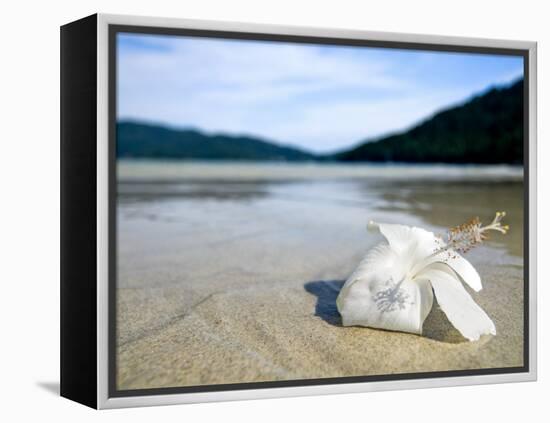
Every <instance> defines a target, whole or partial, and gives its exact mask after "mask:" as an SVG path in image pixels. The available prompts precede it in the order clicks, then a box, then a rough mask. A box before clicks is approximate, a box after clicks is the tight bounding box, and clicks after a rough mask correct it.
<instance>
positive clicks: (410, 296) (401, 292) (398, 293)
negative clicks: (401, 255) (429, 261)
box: [336, 244, 433, 334]
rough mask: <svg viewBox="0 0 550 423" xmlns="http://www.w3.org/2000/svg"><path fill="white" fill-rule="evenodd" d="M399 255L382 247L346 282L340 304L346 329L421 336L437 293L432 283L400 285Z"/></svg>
mask: <svg viewBox="0 0 550 423" xmlns="http://www.w3.org/2000/svg"><path fill="white" fill-rule="evenodd" d="M394 268H395V253H394V252H393V251H392V250H391V248H390V247H389V246H388V245H385V244H382V245H380V246H378V247H376V248H375V249H373V250H371V251H370V252H369V253H368V254H367V256H366V257H365V259H363V261H362V262H361V263H360V265H359V267H358V268H357V270H356V271H355V272H354V273H353V274H352V276H351V277H350V278H349V279H348V280H347V281H346V283H345V284H344V287H343V288H342V290H341V291H340V294H339V295H338V298H337V300H336V305H337V307H338V311H339V312H340V314H341V316H342V324H343V325H344V326H369V327H373V328H379V329H386V330H396V331H403V332H412V333H417V334H421V333H422V325H423V323H424V320H425V319H426V316H427V315H428V313H429V312H430V309H431V307H432V302H433V293H432V289H431V286H430V284H429V282H427V281H424V280H423V281H420V282H419V283H417V282H416V281H414V282H413V281H411V280H409V279H406V280H403V281H402V282H401V283H399V282H396V280H395V279H394V278H393V276H392V274H395V269H394Z"/></svg>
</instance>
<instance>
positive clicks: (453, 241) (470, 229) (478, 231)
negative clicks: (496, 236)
mask: <svg viewBox="0 0 550 423" xmlns="http://www.w3.org/2000/svg"><path fill="white" fill-rule="evenodd" d="M505 216H506V212H496V214H495V217H494V219H493V221H492V222H491V223H490V224H488V225H486V226H483V225H482V223H481V221H480V220H479V218H478V217H474V218H473V219H471V220H469V221H468V222H466V223H463V224H462V225H459V226H455V227H454V228H451V229H449V231H448V232H447V239H446V242H445V246H444V247H443V248H441V249H440V250H439V251H438V253H439V252H441V251H444V250H454V251H458V252H460V253H467V252H468V251H470V250H471V249H472V248H474V247H476V246H477V245H479V244H481V243H482V242H483V241H485V240H487V239H488V238H489V232H490V231H497V232H500V233H502V234H506V233H507V232H508V230H509V229H510V227H509V226H508V225H502V224H501V222H502V219H503V218H504V217H505Z"/></svg>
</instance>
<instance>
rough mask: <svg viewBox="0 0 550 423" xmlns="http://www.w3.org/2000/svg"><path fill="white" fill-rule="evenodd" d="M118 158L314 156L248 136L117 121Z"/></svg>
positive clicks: (300, 158)
mask: <svg viewBox="0 0 550 423" xmlns="http://www.w3.org/2000/svg"><path fill="white" fill-rule="evenodd" d="M116 144H117V157H118V158H153V159H197V160H281V161H308V160H314V159H315V156H314V155H313V154H310V153H307V152H305V151H302V150H300V149H297V148H293V147H288V146H284V145H279V144H276V143H271V142H267V141H264V140H262V139H259V138H253V137H248V136H233V135H225V134H214V135H208V134H205V133H202V132H199V131H195V130H191V129H183V130H182V129H171V128H167V127H164V126H159V125H149V124H145V123H139V122H130V121H126V122H124V121H123V122H119V123H118V124H117V142H116Z"/></svg>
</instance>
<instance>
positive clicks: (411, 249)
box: [368, 222, 440, 261]
mask: <svg viewBox="0 0 550 423" xmlns="http://www.w3.org/2000/svg"><path fill="white" fill-rule="evenodd" d="M368 227H369V229H378V230H379V231H380V233H381V234H382V235H383V236H384V237H385V238H386V239H387V240H388V243H389V245H390V247H391V248H392V250H394V251H395V252H396V253H397V254H400V255H407V256H408V257H409V258H410V259H412V260H413V261H416V260H422V259H424V258H425V257H427V256H429V255H431V254H433V252H434V251H435V250H437V249H438V248H440V243H439V242H438V240H437V238H436V236H435V235H434V234H433V232H430V231H427V230H425V229H422V228H417V227H414V226H412V227H411V226H405V225H398V224H392V223H376V222H369V226H368Z"/></svg>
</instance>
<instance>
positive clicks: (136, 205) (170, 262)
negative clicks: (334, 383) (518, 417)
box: [116, 162, 523, 389]
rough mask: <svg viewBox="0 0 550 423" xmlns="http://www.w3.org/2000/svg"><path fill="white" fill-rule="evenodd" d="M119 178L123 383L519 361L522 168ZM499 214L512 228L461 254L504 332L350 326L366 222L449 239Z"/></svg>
mask: <svg viewBox="0 0 550 423" xmlns="http://www.w3.org/2000/svg"><path fill="white" fill-rule="evenodd" d="M262 166H263V167H262ZM300 166H301V167H300ZM118 178H119V184H118V192H119V194H118V213H117V219H118V222H117V225H118V228H117V238H118V239H117V242H118V257H117V273H118V275H117V276H118V281H117V375H116V376H117V388H118V389H142V388H158V387H176V386H194V385H204V384H227V383H243V382H258V381H274V380H297V379H312V378H314V379H317V378H325V377H341V376H362V375H382V374H393V373H411V372H427V371H445V370H462V369H481V368H502V367H516V366H522V365H523V258H522V256H523V228H522V222H523V184H522V180H521V170H520V169H517V168H508V167H487V168H484V167H445V166H439V167H433V166H432V167H430V166H426V167H421V166H414V167H407V166H402V167H399V166H390V167H388V166H386V167H381V166H377V167H376V166H374V167H368V166H362V167H361V166H357V167H350V166H347V167H331V166H328V165H325V166H324V167H323V165H315V166H313V165H294V167H293V166H292V165H284V166H277V165H255V164H249V165H238V166H231V165H219V164H218V165H217V164H186V163H178V162H172V163H171V164H167V165H162V164H154V163H145V162H135V163H134V162H121V163H119V165H118ZM497 210H505V211H506V212H507V222H506V223H508V224H509V225H510V226H511V230H510V233H509V234H508V235H506V236H495V237H493V239H491V240H490V241H488V242H487V243H486V244H484V245H483V246H480V247H478V248H476V249H474V250H472V251H471V252H469V253H468V254H467V258H468V259H469V260H470V261H471V263H472V264H473V265H474V266H475V267H476V269H477V270H478V272H479V273H480V275H481V278H482V282H483V286H484V289H483V290H482V291H480V292H479V293H474V292H472V291H469V292H470V293H471V294H472V296H473V298H474V299H475V301H476V302H477V303H478V304H479V305H480V306H481V307H482V308H483V309H484V310H485V311H486V312H487V314H488V315H489V316H490V317H491V318H492V320H493V321H494V322H495V325H496V328H497V335H496V336H494V337H491V336H487V337H483V338H482V339H480V340H479V341H477V342H468V341H467V340H465V339H464V338H462V336H461V335H460V334H459V332H458V331H457V330H456V329H454V328H453V326H452V325H451V324H450V323H449V322H448V320H447V319H446V317H445V315H444V314H443V312H442V311H441V310H440V309H439V307H438V306H437V305H435V306H434V308H433V310H432V312H431V313H430V315H429V316H428V318H427V320H426V322H425V325H424V336H417V335H412V334H405V333H397V332H387V331H381V330H376V329H369V328H360V327H342V325H341V321H340V316H339V314H338V312H337V310H336V304H335V300H336V296H337V295H338V292H339V289H340V287H341V285H342V284H343V282H344V280H345V279H346V278H347V277H348V276H349V274H350V273H351V272H352V271H353V269H354V268H355V266H356V265H357V263H358V262H359V261H360V260H361V258H362V257H363V256H364V254H365V253H366V251H367V250H368V249H369V248H370V247H372V246H373V245H375V244H376V243H378V242H380V241H381V240H382V238H381V237H379V236H376V235H373V234H372V233H369V232H367V231H366V224H367V222H368V221H369V220H371V219H372V220H377V221H381V222H391V223H403V224H408V225H418V226H421V227H424V228H426V229H430V230H433V231H435V232H443V231H444V230H445V228H446V227H449V226H454V225H457V224H460V223H462V222H464V221H466V220H469V219H470V218H472V217H475V216H479V217H480V218H481V219H482V220H483V221H487V220H491V219H492V217H493V216H494V213H495V211H497Z"/></svg>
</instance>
